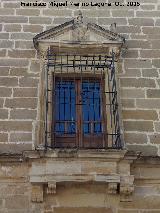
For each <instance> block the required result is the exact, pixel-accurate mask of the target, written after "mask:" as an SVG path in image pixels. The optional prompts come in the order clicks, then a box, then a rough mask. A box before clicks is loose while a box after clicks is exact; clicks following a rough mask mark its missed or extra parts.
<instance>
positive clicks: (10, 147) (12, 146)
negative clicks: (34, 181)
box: [0, 126, 33, 178]
mask: <svg viewBox="0 0 160 213" xmlns="http://www.w3.org/2000/svg"><path fill="white" fill-rule="evenodd" d="M0 128H1V126H0ZM7 131H10V130H8V129H7ZM13 131H14V130H13ZM17 131H19V130H18V129H17ZM32 147H33V144H32V143H23V142H22V143H13V142H12V143H2V144H1V146H0V154H2V153H3V154H4V153H5V154H22V152H24V151H27V150H32ZM17 174H18V173H17ZM16 177H17V175H16ZM21 178H24V176H23V177H21Z"/></svg>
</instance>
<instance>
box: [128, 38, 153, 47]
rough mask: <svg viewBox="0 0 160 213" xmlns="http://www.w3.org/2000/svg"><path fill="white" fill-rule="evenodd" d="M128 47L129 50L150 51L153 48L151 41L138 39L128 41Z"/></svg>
mask: <svg viewBox="0 0 160 213" xmlns="http://www.w3.org/2000/svg"><path fill="white" fill-rule="evenodd" d="M126 45H127V47H128V48H138V49H150V48H151V42H150V41H149V40H142V39H141V40H140V39H139V40H138V39H137V38H136V39H135V40H133V39H131V40H127V41H126Z"/></svg>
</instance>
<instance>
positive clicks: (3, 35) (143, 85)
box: [0, 0, 160, 213]
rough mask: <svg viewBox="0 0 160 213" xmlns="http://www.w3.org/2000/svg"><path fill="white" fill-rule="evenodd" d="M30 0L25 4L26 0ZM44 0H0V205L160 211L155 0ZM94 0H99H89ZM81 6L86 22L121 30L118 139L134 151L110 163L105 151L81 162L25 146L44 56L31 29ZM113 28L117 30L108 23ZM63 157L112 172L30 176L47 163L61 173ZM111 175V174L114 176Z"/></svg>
mask: <svg viewBox="0 0 160 213" xmlns="http://www.w3.org/2000/svg"><path fill="white" fill-rule="evenodd" d="M21 2H23V4H22V6H21ZM28 2H30V3H31V6H25V4H24V3H28ZM35 2H36V1H35ZM37 2H40V1H39V0H38V1H37ZM43 2H44V3H46V6H45V5H44V6H39V7H38V6H37V7H35V6H34V5H33V3H34V1H33V0H31V1H28V0H27V1H19V0H12V1H10V0H1V2H0V154H1V156H0V162H1V166H0V183H1V184H0V213H38V212H41V213H52V212H56V213H63V212H66V213H74V212H77V213H81V212H84V213H85V212H89V213H90V212H93V213H94V212H95V213H97V212H99V213H103V212H105V213H159V212H160V164H159V156H160V149H159V144H160V110H159V108H160V50H159V47H160V18H159V17H160V2H159V0H149V1H148V0H139V3H140V5H138V4H137V5H136V6H130V7H127V6H115V3H114V2H115V1H110V2H111V3H112V6H109V5H105V6H101V5H100V4H99V6H91V1H86V2H90V4H89V5H88V6H87V5H85V4H83V5H82V2H83V3H84V1H76V0H73V1H72V2H73V3H75V4H76V3H77V2H78V3H79V6H76V5H74V4H69V1H68V5H67V6H62V7H59V9H57V7H56V6H54V7H53V6H52V5H49V1H48V0H44V1H43ZM96 2H98V3H100V2H105V1H99V0H97V1H92V3H96ZM119 2H120V3H122V4H123V3H124V1H123V0H119ZM125 4H126V2H125ZM79 9H81V11H82V12H83V16H84V20H85V21H86V22H91V23H92V22H93V23H96V24H98V25H101V26H102V27H104V28H106V29H109V28H110V25H111V24H112V23H114V22H115V23H116V24H117V27H116V31H117V33H120V34H121V35H122V36H123V37H125V38H126V48H125V49H123V51H122V54H121V57H120V59H119V62H118V65H117V72H118V77H119V85H120V90H121V91H120V93H119V95H120V99H121V108H122V116H121V117H122V121H123V129H124V140H125V143H126V148H128V149H129V150H133V151H136V154H134V155H133V154H127V153H126V154H125V155H124V156H123V157H122V156H121V157H119V158H117V159H118V161H119V162H120V163H117V161H116V160H115V159H116V158H115V155H114V153H113V152H112V156H110V163H109V162H107V161H108V158H107V160H106V158H105V157H104V158H103V160H102V159H101V157H100V156H99V157H97V156H94V157H92V158H91V159H90V158H88V156H87V157H85V161H84V159H83V160H82V162H81V160H75V159H77V155H76V156H74V155H72V154H66V153H65V154H64V155H63V156H60V158H61V160H60V159H59V156H56V157H55V152H54V151H53V152H52V153H50V154H44V153H43V152H42V153H41V151H37V152H34V151H33V153H32V152H31V153H29V154H27V153H26V152H24V151H26V150H34V149H35V147H36V132H37V120H38V112H39V105H38V101H39V91H40V90H39V88H40V84H39V82H40V70H41V68H42V64H41V63H40V56H39V55H38V54H37V51H36V50H35V48H34V45H33V37H34V36H35V35H36V34H37V33H40V32H42V31H45V30H47V29H50V28H52V27H54V26H57V25H59V24H62V23H64V22H66V21H69V20H71V19H73V17H74V16H75V15H77V11H78V10H79ZM111 29H112V30H115V29H114V28H113V25H112V27H111ZM139 152H141V154H140V153H139ZM139 155H140V156H139ZM133 156H134V157H133ZM97 158H98V162H97ZM95 159H96V160H95ZM113 159H114V160H113ZM55 161H56V162H57V165H58V167H56V163H55ZM61 161H63V164H64V165H66V168H68V167H67V165H68V164H65V162H67V161H68V162H70V161H72V165H71V166H70V167H69V171H70V174H72V172H75V171H77V173H75V174H76V175H80V180H82V177H83V175H84V174H90V175H93V176H94V177H95V176H96V175H97V174H99V175H102V174H105V175H106V176H107V177H108V176H109V175H111V176H112V178H111V180H112V181H111V183H109V180H107V181H106V179H105V181H99V182H98V181H95V179H93V178H92V179H85V180H86V181H78V180H77V179H76V178H75V179H72V180H71V179H69V181H68V182H67V181H66V180H64V179H62V180H63V181H60V182H58V181H57V182H58V183H55V179H54V178H55V177H54V178H53V176H52V178H51V180H49V179H47V181H42V180H41V181H40V180H38V178H39V177H36V178H37V179H36V180H35V181H33V180H34V178H33V176H34V175H33V174H34V172H35V171H36V174H38V172H40V171H41V172H42V171H43V170H46V169H47V170H49V173H47V172H46V171H44V172H42V173H40V175H44V174H45V175H46V174H49V175H50V174H52V175H53V173H54V174H55V173H56V175H59V171H63V172H64V173H63V174H66V170H65V169H66V168H65V169H64V165H62V162H61ZM49 162H50V164H49ZM58 162H59V164H58ZM60 162H61V163H60ZM44 164H45V166H44V167H43V165H44ZM48 164H49V165H50V166H48V167H47V166H46V165H48ZM85 165H87V166H85ZM89 167H90V168H89ZM34 169H35V170H34ZM56 169H57V170H56ZM78 169H79V171H78ZM83 169H86V171H85V172H84V170H83ZM51 171H54V172H51ZM56 171H57V172H56ZM82 174H83V175H82ZM122 174H123V175H126V176H127V177H130V176H131V177H132V176H133V177H134V184H133V181H132V180H131V179H127V180H128V182H127V180H126V181H124V182H123V178H122V176H123V175H122ZM66 175H67V174H66ZM113 175H115V176H116V175H117V176H116V177H117V179H116V180H114V181H113ZM46 177H48V176H45V178H46ZM56 180H57V179H56Z"/></svg>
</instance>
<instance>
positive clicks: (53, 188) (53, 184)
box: [47, 181, 56, 194]
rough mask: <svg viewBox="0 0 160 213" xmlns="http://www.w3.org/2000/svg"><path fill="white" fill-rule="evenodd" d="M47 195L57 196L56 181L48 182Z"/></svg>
mask: <svg viewBox="0 0 160 213" xmlns="http://www.w3.org/2000/svg"><path fill="white" fill-rule="evenodd" d="M47 194H56V181H51V182H48V186H47Z"/></svg>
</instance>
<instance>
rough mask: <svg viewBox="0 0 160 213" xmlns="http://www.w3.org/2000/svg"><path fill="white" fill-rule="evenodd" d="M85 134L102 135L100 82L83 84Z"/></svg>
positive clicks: (85, 82)
mask: <svg viewBox="0 0 160 213" xmlns="http://www.w3.org/2000/svg"><path fill="white" fill-rule="evenodd" d="M82 103H83V105H82V116H83V133H84V134H90V133H101V132H102V129H101V121H102V118H101V97H100V82H91V81H83V83H82Z"/></svg>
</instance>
